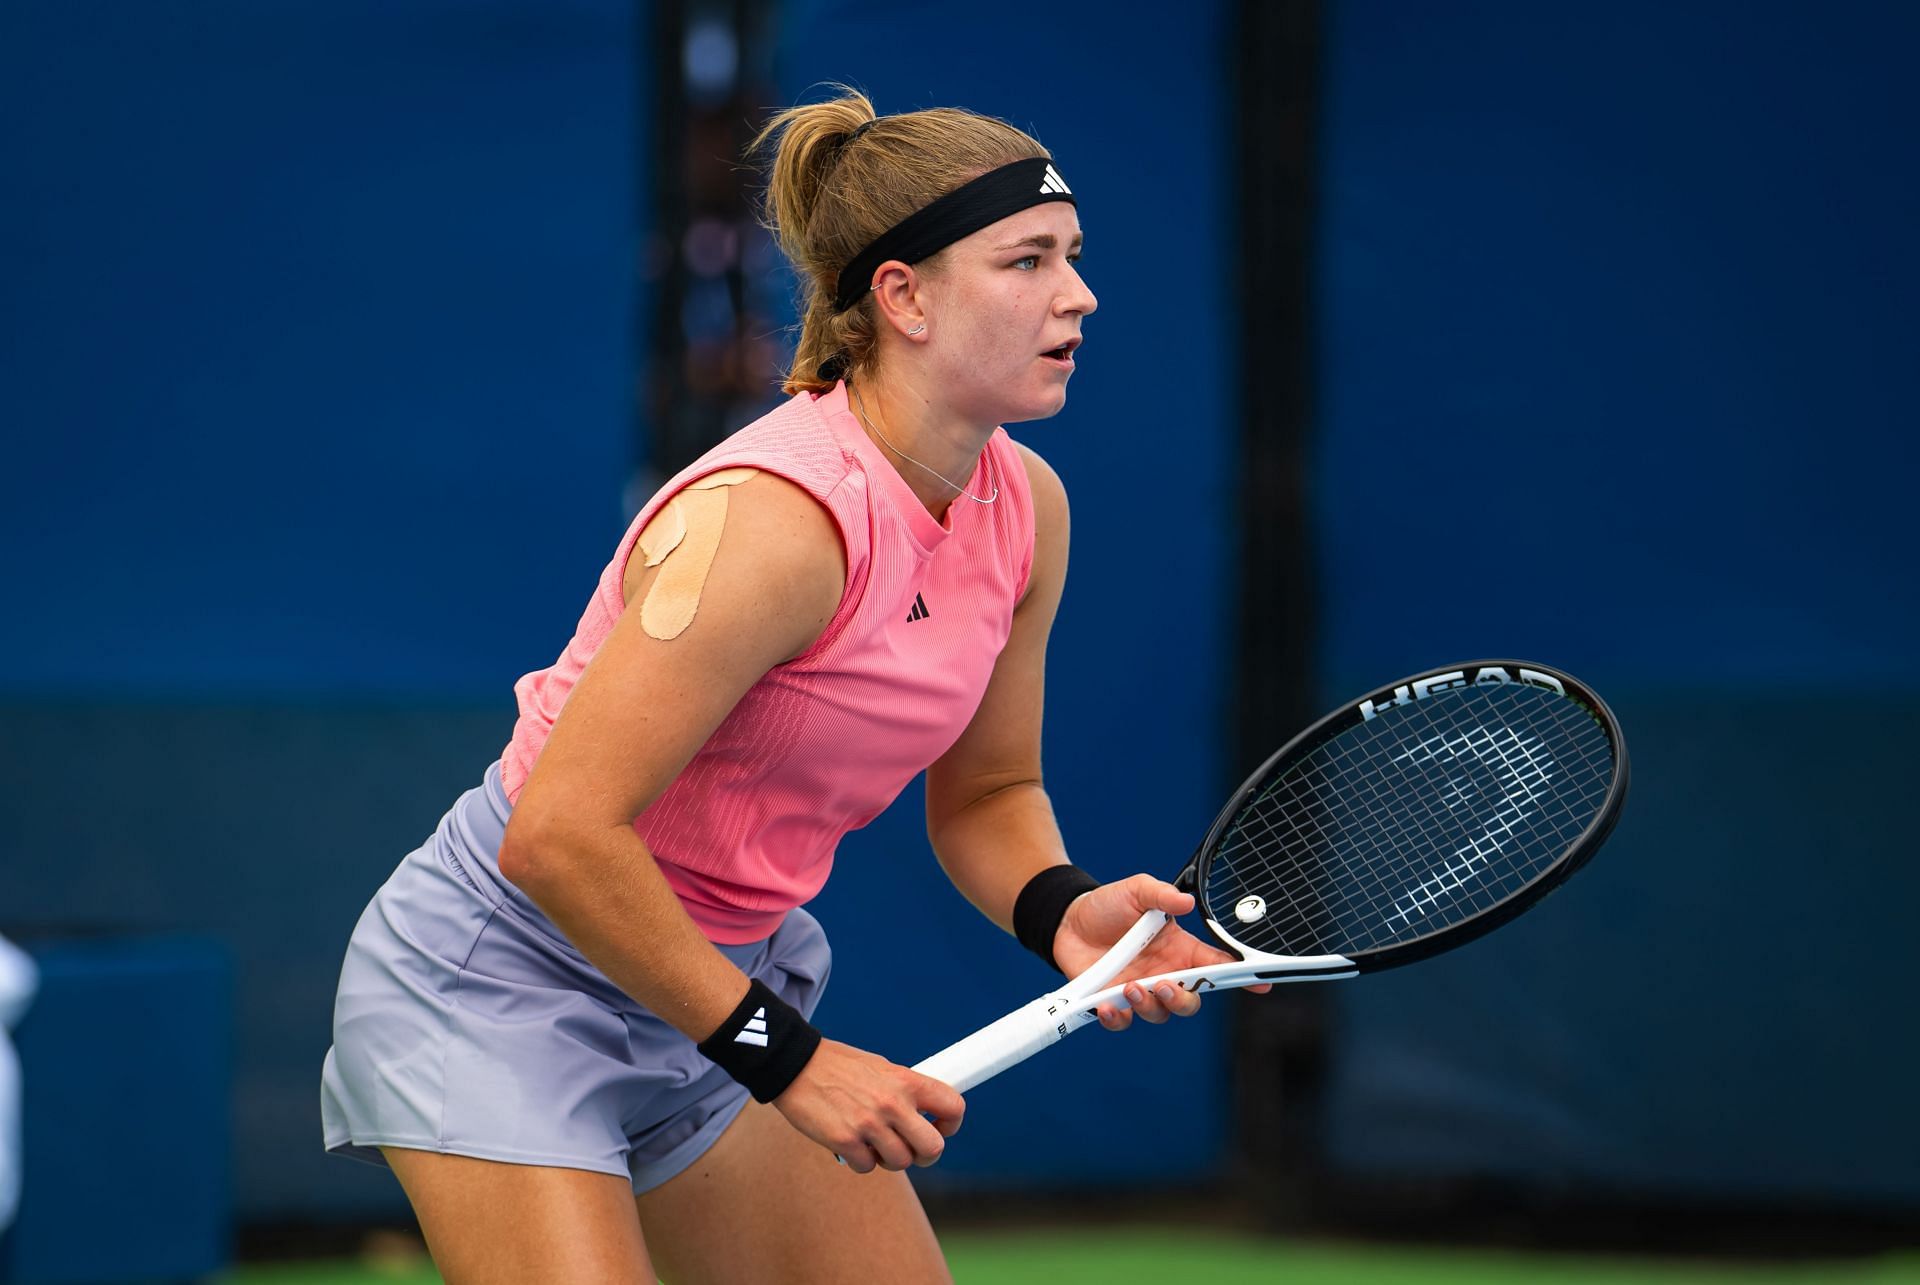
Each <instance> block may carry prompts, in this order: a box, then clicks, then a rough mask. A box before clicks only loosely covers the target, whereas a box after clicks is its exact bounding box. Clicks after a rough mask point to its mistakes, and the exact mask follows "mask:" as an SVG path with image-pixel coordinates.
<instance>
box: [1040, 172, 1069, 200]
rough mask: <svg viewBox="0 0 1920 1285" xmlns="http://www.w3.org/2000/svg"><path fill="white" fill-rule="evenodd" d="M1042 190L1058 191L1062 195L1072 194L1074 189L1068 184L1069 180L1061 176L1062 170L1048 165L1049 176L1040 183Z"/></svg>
mask: <svg viewBox="0 0 1920 1285" xmlns="http://www.w3.org/2000/svg"><path fill="white" fill-rule="evenodd" d="M1040 190H1041V191H1042V192H1057V193H1059V194H1060V195H1061V196H1072V195H1073V189H1072V188H1070V187H1068V186H1067V180H1065V179H1063V178H1061V177H1060V171H1059V170H1057V169H1055V168H1053V166H1051V165H1049V166H1047V177H1046V178H1045V179H1043V180H1042V181H1041V183H1040Z"/></svg>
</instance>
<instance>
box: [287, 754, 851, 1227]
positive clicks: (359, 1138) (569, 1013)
mask: <svg viewBox="0 0 1920 1285" xmlns="http://www.w3.org/2000/svg"><path fill="white" fill-rule="evenodd" d="M511 807H512V805H510V804H509V803H508V802H507V797H506V793H505V791H504V790H503V789H502V788H501V785H500V765H499V764H498V763H496V764H494V765H493V766H492V767H490V768H488V769H487V775H486V780H485V782H484V783H483V784H481V785H479V786H477V787H476V788H474V789H472V790H469V791H467V792H466V793H465V794H464V795H462V796H461V797H460V800H459V802H457V803H455V804H454V805H453V808H452V810H451V811H449V812H448V813H447V815H446V816H445V817H444V818H442V819H441V822H440V826H439V828H438V829H437V830H436V831H435V832H434V834H433V837H432V838H431V839H429V840H428V841H427V842H426V843H425V844H423V845H422V846H421V847H420V848H419V849H418V850H416V851H415V852H414V853H413V854H412V855H410V856H408V857H407V859H406V860H405V861H403V862H401V864H400V868H399V869H398V870H396V871H395V872H394V873H393V877H392V878H390V879H388V880H387V882H386V884H385V885H384V886H382V887H381V889H380V891H379V892H378V893H377V894H375V896H374V899H373V901H372V902H371V903H370V904H369V905H368V906H367V909H366V912H365V913H364V914H362V915H361V916H360V922H359V924H358V925H357V926H356V927H355V928H354V930H353V939H352V941H351V942H350V943H349V944H348V946H347V958H346V962H345V964H343V965H342V967H341V970H340V990H339V994H338V996H337V997H336V999H335V1001H334V1009H333V1048H332V1049H330V1050H329V1051H328V1053H327V1060H326V1066H325V1068H324V1069H323V1071H322V1073H321V1081H320V1112H321V1117H322V1122H323V1125H324V1128H325V1138H326V1147H327V1150H328V1151H334V1152H339V1153H341V1154H343V1155H349V1156H354V1157H356V1158H358V1159H362V1160H370V1161H373V1162H374V1163H384V1162H383V1161H382V1159H381V1156H380V1152H379V1150H378V1148H379V1147H381V1146H393V1147H409V1148H414V1149H417V1150H422V1151H441V1152H450V1153H452V1154H455V1155H463V1156H477V1157H479V1158H481V1159H485V1160H504V1161H509V1162H512V1163H515V1164H529V1165H558V1166H563V1167H565V1168H569V1169H589V1170H593V1171H595V1172H598V1173H611V1174H620V1175H622V1176H625V1177H627V1178H629V1179H630V1180H631V1181H632V1183H633V1189H634V1191H635V1192H636V1193H638V1192H644V1191H647V1190H650V1189H651V1188H653V1187H657V1186H659V1185H660V1184H661V1183H663V1182H665V1181H667V1180H668V1179H669V1178H671V1177H673V1176H674V1175H675V1174H677V1173H679V1172H680V1171H681V1170H683V1169H685V1168H686V1167H687V1166H688V1165H690V1164H692V1163H693V1162H694V1161H695V1160H697V1159H699V1158H700V1156H701V1154H702V1153H703V1152H705V1151H706V1149H707V1148H708V1147H710V1146H712V1145H713V1144H714V1142H715V1141H716V1140H717V1139H718V1138H719V1137H720V1134H721V1133H722V1132H723V1131H724V1130H725V1129H726V1127H727V1126H728V1125H729V1124H731V1123H732V1122H733V1119H734V1117H735V1116H737V1115H738V1114H739V1113H740V1109H741V1108H742V1107H743V1106H745V1105H746V1103H747V1100H748V1098H747V1091H746V1090H745V1089H744V1088H742V1087H741V1086H740V1085H739V1084H736V1083H735V1082H734V1081H733V1080H732V1079H730V1078H729V1077H728V1076H727V1074H726V1073H725V1072H724V1071H722V1070H720V1069H719V1068H718V1067H716V1066H715V1065H714V1064H713V1063H711V1062H709V1061H707V1059H706V1058H704V1057H702V1056H701V1055H700V1053H699V1051H698V1050H697V1049H696V1048H695V1047H694V1045H693V1042H692V1041H691V1040H689V1039H688V1038H687V1037H686V1036H684V1035H682V1034H680V1032H678V1031H676V1030H674V1029H673V1027H671V1026H669V1025H668V1024H667V1023H666V1022H664V1021H662V1020H660V1019H659V1018H658V1017H655V1016H654V1015H653V1014H652V1013H651V1012H649V1011H647V1010H646V1009H645V1008H642V1007H641V1006H640V1005H639V1004H637V1003H635V1002H634V1001H633V999H632V998H630V997H629V996H628V995H627V994H626V993H625V992H623V991H621V990H620V989H619V988H618V987H616V986H615V985H614V984H613V983H612V982H610V981H608V980H607V979H606V977H605V976H604V975H602V974H601V972H600V970H599V969H597V968H595V967H594V966H593V965H592V964H590V963H588V962H587V960H586V958H585V957H584V956H582V955H581V954H580V952H579V951H577V950H575V949H574V948H573V946H572V945H571V944H570V943H569V942H568V941H567V939H566V938H565V937H564V936H563V935H562V934H561V932H560V930H559V929H558V928H557V927H555V926H554V924H553V922H552V921H551V920H549V919H548V918H547V917H546V916H545V915H544V914H542V913H541V911H540V909H539V908H538V907H537V906H535V905H534V904H533V902H532V901H531V900H529V899H528V898H527V896H526V894H524V893H522V892H521V891H520V890H519V889H518V888H516V887H514V886H513V885H512V884H511V883H508V882H507V881H506V880H505V879H503V878H502V877H501V876H500V870H499V866H498V865H497V864H496V860H495V858H496V856H497V855H498V853H499V851H500V840H501V837H502V836H503V835H504V834H505V833H506V825H507V817H508V815H509V813H510V811H511ZM719 950H720V952H721V953H722V954H724V955H726V956H727V958H729V959H731V960H732V961H733V962H734V963H735V964H737V965H738V966H739V967H740V969H741V970H742V971H743V972H745V973H746V974H747V975H748V976H750V977H757V978H759V979H760V980H761V981H763V982H765V983H766V984H767V985H768V986H769V987H771V988H772V989H773V990H774V991H775V992H776V993H777V994H779V995H781V996H782V997H783V998H785V999H786V1000H787V1002H788V1003H790V1004H792V1005H794V1006H795V1007H796V1008H798V1009H799V1010H800V1011H801V1012H803V1013H807V1014H809V1015H811V1014H812V1012H813V1009H814V1005H815V1004H817V1003H818V1002H819V999H820V993H821V991H822V990H823V989H824V988H825V986H826V983H827V974H828V971H829V969H830V967H831V964H832V953H831V952H830V951H829V949H828V947H827V938H826V934H825V933H824V932H822V931H821V929H820V925H819V923H818V922H817V921H816V920H815V919H814V918H813V916H811V915H809V914H807V913H806V912H805V911H804V910H793V911H790V912H788V914H787V917H786V919H785V921H784V922H782V924H781V925H780V927H779V929H778V930H776V931H775V932H774V934H773V936H771V937H769V938H767V939H766V940H765V941H760V942H754V943H752V944H750V945H746V946H721V947H719Z"/></svg>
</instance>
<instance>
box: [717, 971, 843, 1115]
mask: <svg viewBox="0 0 1920 1285" xmlns="http://www.w3.org/2000/svg"><path fill="white" fill-rule="evenodd" d="M819 1047H820V1032H819V1031H817V1030H815V1029H814V1027H813V1024H812V1023H811V1022H809V1021H807V1019H806V1018H804V1017H802V1016H801V1015H800V1010H799V1009H797V1008H795V1007H794V1006H793V1005H791V1004H789V1003H787V1001H785V1000H783V999H781V998H780V997H779V996H778V995H775V994H774V993H773V991H772V990H770V989H768V987H767V984H766V983H765V982H763V981H760V980H759V979H757V978H756V979H755V980H754V982H753V984H752V985H751V986H748V987H747V997H746V998H745V999H743V1000H741V1001H740V1004H739V1006H738V1007H737V1008H735V1009H734V1010H733V1012H732V1014H730V1015H729V1016H728V1018H727V1020H726V1021H724V1022H722V1023H720V1029H719V1030H717V1031H715V1032H714V1033H713V1034H711V1035H709V1036H707V1038H706V1039H704V1040H701V1041H700V1044H699V1049H700V1052H701V1053H702V1054H703V1055H704V1056H705V1057H706V1059H707V1060H708V1061H709V1062H712V1063H713V1064H714V1065H715V1066H717V1067H719V1068H720V1069H721V1070H722V1071H725V1072H726V1073H727V1074H728V1075H731V1076H732V1077H733V1078H734V1079H736V1080H738V1081H739V1082H740V1083H741V1084H743V1085H745V1086H746V1089H747V1092H749V1093H751V1094H753V1097H754V1101H756V1102H771V1101H773V1100H774V1099H775V1098H777V1097H779V1096H780V1095H781V1094H782V1093H784V1092H786V1090H787V1086H788V1085H789V1084H792V1083H793V1081H794V1077H796V1076H798V1075H799V1074H800V1072H801V1071H802V1070H803V1069H805V1067H806V1065H807V1061H808V1060H809V1059H810V1058H812V1057H813V1051H814V1050H815V1049H817V1048H819Z"/></svg>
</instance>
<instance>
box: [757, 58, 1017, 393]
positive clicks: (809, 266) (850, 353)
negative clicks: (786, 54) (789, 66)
mask: <svg viewBox="0 0 1920 1285" xmlns="http://www.w3.org/2000/svg"><path fill="white" fill-rule="evenodd" d="M831 88H833V89H835V90H838V91H840V93H839V96H838V97H835V98H830V99H827V100H826V101H825V102H818V103H803V104H801V105H800V106H798V107H789V108H788V109H787V110H785V111H783V112H781V113H779V114H778V115H777V116H775V117H774V118H773V119H772V120H770V121H768V122H767V125H766V127H765V128H764V129H762V130H761V131H760V134H759V136H758V137H757V138H755V139H754V140H753V145H752V146H751V147H750V148H749V149H748V154H749V155H752V154H754V153H756V152H762V151H766V150H769V149H770V150H771V152H772V159H771V161H770V163H769V164H768V166H767V190H766V197H765V200H764V202H763V205H762V210H761V219H762V222H764V223H765V224H766V226H767V229H768V230H769V231H770V232H772V233H773V234H774V237H775V239H776V240H778V242H779V243H780V249H781V250H782V251H783V252H784V253H785V254H786V256H787V261H788V262H790V263H791V264H793V267H794V272H795V274H796V275H798V276H799V278H800V281H801V283H802V284H801V300H802V307H801V314H800V342H799V344H798V346H797V347H796V349H795V351H794V354H793V366H792V367H791V369H789V370H788V372H787V376H786V380H785V382H784V383H783V384H782V386H781V387H782V391H784V392H786V393H787V394H789V395H791V394H793V393H798V392H824V391H826V390H827V389H829V388H832V387H833V383H834V381H833V379H832V378H831V377H830V376H823V375H822V374H821V373H820V368H821V366H823V365H825V364H826V363H828V362H829V361H833V360H835V359H836V358H837V359H839V361H840V362H842V363H844V368H845V370H846V372H847V373H848V374H849V375H867V374H871V372H872V371H873V369H874V365H875V363H876V362H877V360H878V358H879V348H880V342H879V341H880V334H879V325H878V319H877V317H876V316H875V311H874V303H873V296H872V295H871V294H868V295H864V296H862V298H861V300H860V302H859V303H857V304H855V305H854V306H853V307H851V308H849V309H847V310H846V311H845V312H835V311H834V308H833V297H834V293H835V291H836V290H837V289H838V288H839V284H840V270H841V269H842V268H844V267H845V266H846V265H847V264H848V263H849V262H850V261H851V260H852V259H853V256H854V255H856V254H858V253H860V251H862V250H864V249H866V248H867V247H868V246H869V245H871V244H873V242H874V241H876V240H878V239H879V237H880V235H881V234H882V233H883V232H885V231H887V230H888V229H889V228H891V227H893V226H894V225H895V224H897V223H899V222H900V221H901V220H902V219H904V218H906V217H907V216H908V215H909V214H912V213H913V212H914V211H915V210H918V209H921V208H923V207H925V206H927V205H930V204H932V203H933V202H934V201H935V200H936V199H938V198H939V197H941V196H944V195H945V194H946V193H948V192H951V191H953V190H954V189H955V188H957V187H959V186H961V185H962V184H965V183H968V182H970V181H972V180H973V179H976V178H978V177H979V176H980V175H982V174H985V173H986V172H987V171H988V170H993V169H998V168H999V167H1000V166H1002V165H1010V164H1012V163H1013V162H1014V161H1023V160H1029V159H1031V158H1033V157H1047V159H1049V160H1051V159H1052V157H1051V155H1050V154H1049V153H1048V151H1047V149H1046V148H1044V147H1042V146H1040V144H1039V143H1038V142H1036V141H1034V139H1033V138H1032V137H1030V136H1029V135H1027V134H1026V133H1024V132H1023V131H1021V130H1018V129H1015V128H1014V127H1013V126H1012V125H1009V124H1007V123H1006V122H1005V121H1003V120H996V119H995V118H993V117H991V116H981V115H979V114H977V113H975V112H970V111H966V110H965V109H963V108H958V107H933V108H928V109H927V110H925V111H917V112H905V113H902V114H901V115H898V116H887V117H878V116H876V115H875V114H874V110H873V104H872V103H871V102H869V101H868V100H867V96H866V95H865V94H863V93H861V92H860V91H858V90H856V89H850V88H848V87H847V86H845V85H834V86H831ZM862 126H868V127H869V128H866V129H864V130H862V129H861V127H862ZM856 131H860V132H858V133H857V134H856ZM941 259H942V255H939V254H936V255H933V256H931V257H929V258H927V259H923V260H921V264H920V266H921V267H922V268H927V269H931V270H933V271H938V270H939V267H940V262H941Z"/></svg>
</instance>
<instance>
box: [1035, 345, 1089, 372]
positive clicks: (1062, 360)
mask: <svg viewBox="0 0 1920 1285" xmlns="http://www.w3.org/2000/svg"><path fill="white" fill-rule="evenodd" d="M1079 346H1080V341H1079V340H1078V339H1069V340H1067V342H1065V343H1064V344H1061V345H1060V346H1059V347H1058V348H1049V349H1048V350H1047V351H1046V352H1043V353H1041V354H1040V356H1041V357H1042V358H1043V359H1044V360H1046V361H1050V362H1052V363H1053V364H1054V365H1056V366H1059V367H1060V368H1061V369H1062V370H1072V369H1073V350H1074V349H1076V348H1078V347H1079Z"/></svg>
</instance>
